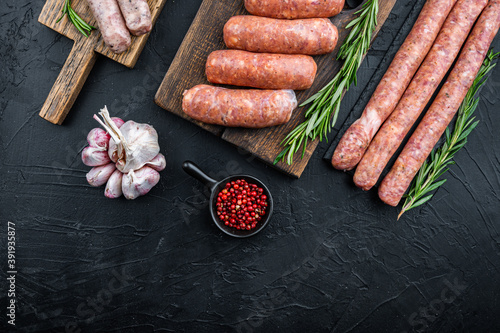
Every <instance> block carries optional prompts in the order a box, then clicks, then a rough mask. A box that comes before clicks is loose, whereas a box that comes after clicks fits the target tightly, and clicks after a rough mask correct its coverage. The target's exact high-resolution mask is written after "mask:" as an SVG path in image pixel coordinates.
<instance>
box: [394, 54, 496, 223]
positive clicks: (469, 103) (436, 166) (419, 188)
mask: <svg viewBox="0 0 500 333" xmlns="http://www.w3.org/2000/svg"><path fill="white" fill-rule="evenodd" d="M499 56H500V52H498V53H493V51H492V50H490V51H489V52H488V55H487V56H486V58H485V59H484V62H483V65H482V66H481V68H480V70H479V72H478V73H477V75H476V78H475V80H474V83H473V84H472V86H471V87H470V89H469V91H468V92H467V95H466V96H465V98H464V100H463V102H462V104H461V105H460V108H459V109H458V116H457V120H456V122H455V128H454V129H453V132H452V133H450V126H448V128H447V129H446V134H445V137H446V142H445V143H444V144H443V145H442V146H441V147H439V148H438V149H434V150H433V151H432V153H431V156H430V158H429V159H428V160H427V161H426V162H425V163H424V164H423V165H422V167H421V168H420V170H419V171H418V173H417V176H416V177H415V178H414V179H413V182H412V184H411V185H410V191H409V192H408V194H407V195H405V197H406V200H405V203H404V205H403V208H402V209H401V212H400V213H399V216H398V220H399V218H400V217H401V216H402V215H403V214H404V213H405V212H407V211H409V210H410V209H412V208H415V207H418V206H420V205H423V204H424V203H426V202H427V201H429V200H430V199H431V198H432V196H433V195H434V194H429V195H427V194H428V193H429V192H432V191H434V190H436V189H437V188H439V187H440V186H441V185H443V184H444V183H445V182H446V179H442V180H438V179H439V178H440V177H441V176H442V175H443V174H444V173H445V172H446V171H448V166H449V165H452V164H455V162H454V161H453V158H454V157H455V154H456V153H457V152H458V151H459V150H460V149H461V148H462V147H463V146H464V145H465V144H466V143H467V136H468V135H469V134H470V133H471V132H472V131H473V130H474V128H476V126H477V124H478V123H479V121H474V119H475V117H472V118H471V116H472V114H473V113H474V111H475V110H476V108H477V105H478V104H479V97H476V94H477V92H478V90H479V88H481V87H482V86H483V84H484V83H485V82H486V81H487V79H488V78H486V77H485V76H486V74H488V73H489V72H490V71H491V70H492V69H493V68H494V67H495V64H494V63H493V62H494V60H495V59H497V58H498V57H499Z"/></svg>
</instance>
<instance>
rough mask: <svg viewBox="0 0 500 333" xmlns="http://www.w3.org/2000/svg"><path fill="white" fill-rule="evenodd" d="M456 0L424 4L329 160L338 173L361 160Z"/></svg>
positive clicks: (429, 47) (350, 167)
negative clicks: (381, 76)
mask: <svg viewBox="0 0 500 333" xmlns="http://www.w3.org/2000/svg"><path fill="white" fill-rule="evenodd" d="M456 1H457V0H428V1H427V2H426V3H425V5H424V7H423V8H422V11H421V12H420V15H419V17H418V19H417V21H416V22H415V25H414V26H413V28H412V30H411V32H410V34H409V35H408V37H406V40H405V41H404V43H403V45H401V47H400V49H399V51H398V53H396V56H395V57H394V59H393V61H392V63H391V65H390V66H389V69H388V70H387V72H386V73H385V75H384V77H383V78H382V80H381V81H380V83H379V85H378V87H377V89H376V90H375V93H374V94H373V95H372V97H371V99H370V101H369V102H368V104H367V105H366V108H365V110H364V111H363V114H362V116H361V118H359V119H358V120H356V121H355V122H354V123H353V124H352V125H351V127H349V129H348V130H347V131H346V132H345V134H344V136H343V137H342V139H341V140H340V142H339V144H338V145H337V148H336V149H335V153H334V154H333V157H332V165H333V167H335V168H336V169H338V170H352V169H354V167H355V166H356V165H357V164H358V163H359V161H360V160H361V158H362V157H363V155H364V153H365V151H366V149H367V148H368V146H369V145H370V142H371V141H372V139H373V137H374V136H375V134H376V133H377V131H378V129H379V128H380V126H381V125H382V123H383V122H384V121H385V120H386V119H387V117H389V115H390V114H391V113H392V111H394V108H395V107H396V105H397V104H398V102H399V100H400V99H401V96H403V93H404V92H405V90H406V88H407V87H408V84H410V81H411V79H412V77H413V75H415V72H416V71H417V69H418V67H419V66H420V64H421V63H422V61H423V60H424V58H425V56H426V55H427V53H428V52H429V50H430V49H431V47H432V43H434V41H435V39H436V37H437V35H438V33H439V30H440V29H441V27H442V25H443V23H444V21H445V20H446V17H447V16H448V14H449V13H450V11H451V9H452V8H453V5H454V4H455V3H456Z"/></svg>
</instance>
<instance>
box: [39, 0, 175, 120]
mask: <svg viewBox="0 0 500 333" xmlns="http://www.w3.org/2000/svg"><path fill="white" fill-rule="evenodd" d="M165 2H166V0H148V4H149V8H150V10H151V18H152V20H153V25H154V23H155V22H156V19H157V18H158V16H159V15H160V12H161V10H162V9H163V6H164V5H165ZM71 5H72V7H73V9H74V10H75V11H76V12H77V13H78V15H80V17H81V18H82V19H83V20H85V22H87V23H89V24H90V25H93V26H95V27H97V23H96V21H95V19H94V17H93V16H92V12H91V11H90V8H89V7H88V5H87V2H86V0H73V1H72V2H71ZM63 6H64V0H47V2H46V3H45V5H44V6H43V9H42V12H41V13H40V16H39V17H38V22H40V23H42V24H43V25H46V26H47V27H49V28H51V29H53V30H55V31H57V32H58V33H60V34H62V35H64V36H66V37H68V38H70V39H72V40H73V41H74V45H73V48H72V50H71V52H70V54H69V56H68V59H67V60H66V62H65V63H64V66H63V68H62V69H61V72H60V73H59V76H58V77H57V79H56V82H55V83H54V85H53V86H52V90H51V91H50V93H49V95H48V97H47V99H46V100H45V103H44V105H43V107H42V110H41V111H40V116H41V117H42V118H44V119H46V120H48V121H50V122H51V123H54V124H58V125H60V124H61V123H62V122H63V121H64V118H66V115H67V114H68V112H69V110H70V109H71V107H72V106H73V103H74V102H75V100H76V98H77V97H78V94H79V93H80V90H81V89H82V87H83V84H84V83H85V80H86V79H87V76H88V75H89V73H90V71H91V70H92V67H93V66H94V63H95V61H96V58H97V53H100V54H102V55H104V56H106V57H108V58H111V59H113V60H114V61H117V62H119V63H121V64H123V65H125V66H127V67H129V68H132V67H134V66H135V63H136V62H137V59H138V58H139V55H140V54H141V51H142V49H143V48H144V45H145V44H146V41H147V39H148V37H149V34H145V35H142V36H140V37H135V36H132V44H131V46H130V48H129V49H128V50H127V51H126V52H123V53H121V54H115V53H113V52H111V51H110V50H109V49H108V48H107V47H106V45H105V44H104V41H103V40H102V36H101V34H100V32H99V30H94V31H92V33H91V34H90V36H89V37H85V36H84V35H82V34H81V33H80V32H79V31H78V30H77V29H76V28H75V27H74V26H73V24H71V22H69V20H68V18H67V17H64V18H63V19H62V20H61V21H59V22H57V20H58V19H59V18H60V17H61V10H62V8H63Z"/></svg>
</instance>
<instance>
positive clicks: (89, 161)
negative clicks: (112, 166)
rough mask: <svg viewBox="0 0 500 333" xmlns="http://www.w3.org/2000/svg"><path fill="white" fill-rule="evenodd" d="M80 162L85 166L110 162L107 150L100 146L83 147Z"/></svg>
mask: <svg viewBox="0 0 500 333" xmlns="http://www.w3.org/2000/svg"><path fill="white" fill-rule="evenodd" d="M82 162H83V164H85V165H87V166H92V167H93V166H100V165H104V164H107V163H109V162H111V159H110V158H109V156H108V152H107V151H105V150H102V148H100V147H92V146H88V147H85V148H84V149H83V151H82Z"/></svg>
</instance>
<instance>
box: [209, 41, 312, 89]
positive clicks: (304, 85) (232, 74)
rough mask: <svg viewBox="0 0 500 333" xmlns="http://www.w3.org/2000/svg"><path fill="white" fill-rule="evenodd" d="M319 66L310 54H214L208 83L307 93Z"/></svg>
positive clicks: (216, 52)
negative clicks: (305, 91)
mask: <svg viewBox="0 0 500 333" xmlns="http://www.w3.org/2000/svg"><path fill="white" fill-rule="evenodd" d="M316 70H317V66H316V63H315V62H314V60H313V58H312V57H310V56H307V55H298V54H297V55H291V54H271V53H252V52H247V51H239V50H221V51H214V52H212V53H211V54H210V55H209V56H208V60H207V65H206V74H207V79H208V81H210V82H212V83H217V84H230V85H234V86H244V87H253V88H261V89H293V90H304V89H308V88H310V87H311V85H312V84H313V81H314V77H315V76H316Z"/></svg>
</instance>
